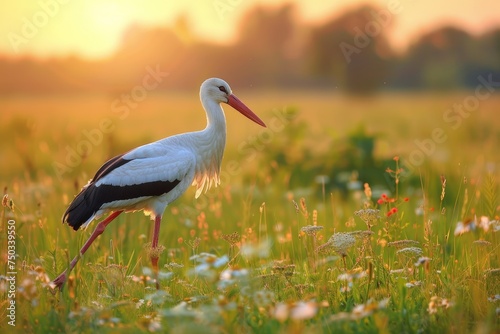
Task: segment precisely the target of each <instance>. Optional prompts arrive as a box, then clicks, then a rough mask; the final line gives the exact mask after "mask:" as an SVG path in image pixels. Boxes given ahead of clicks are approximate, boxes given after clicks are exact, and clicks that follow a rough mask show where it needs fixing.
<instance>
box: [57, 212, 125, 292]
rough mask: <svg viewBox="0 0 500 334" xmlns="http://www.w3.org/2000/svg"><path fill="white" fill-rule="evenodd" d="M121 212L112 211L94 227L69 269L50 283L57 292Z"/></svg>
mask: <svg viewBox="0 0 500 334" xmlns="http://www.w3.org/2000/svg"><path fill="white" fill-rule="evenodd" d="M122 212H123V210H121V211H114V212H112V213H111V214H110V215H109V216H108V217H107V218H106V219H104V220H103V221H101V222H100V223H99V224H97V226H96V228H95V230H94V232H92V235H91V236H90V238H89V239H88V240H87V242H86V243H85V244H84V245H83V247H82V249H80V253H79V254H78V255H77V256H75V258H74V259H73V261H71V263H70V265H69V268H68V269H66V270H65V271H63V272H62V273H61V275H59V276H57V278H56V279H55V280H53V281H52V283H53V284H55V287H57V288H59V290H61V289H62V287H63V285H64V283H65V282H66V279H67V278H68V277H67V275H68V274H69V272H70V271H71V270H72V269H73V268H74V267H75V265H76V264H77V263H78V260H80V258H81V257H82V256H83V254H85V252H86V251H87V249H89V247H90V245H92V242H94V240H95V239H96V238H97V237H98V236H99V235H101V234H102V232H104V230H105V229H106V226H108V224H109V223H111V222H112V221H113V219H115V218H116V217H118V215H119V214H120V213H122Z"/></svg>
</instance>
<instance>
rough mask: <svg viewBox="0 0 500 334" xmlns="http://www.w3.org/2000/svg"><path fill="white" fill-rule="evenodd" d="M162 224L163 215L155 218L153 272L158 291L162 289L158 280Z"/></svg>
mask: <svg viewBox="0 0 500 334" xmlns="http://www.w3.org/2000/svg"><path fill="white" fill-rule="evenodd" d="M160 224H161V215H158V216H156V217H155V226H154V230H153V242H152V243H151V265H152V266H153V271H154V273H155V276H156V277H155V280H156V289H160V282H159V280H158V257H159V256H160V250H159V249H158V239H159V237H160Z"/></svg>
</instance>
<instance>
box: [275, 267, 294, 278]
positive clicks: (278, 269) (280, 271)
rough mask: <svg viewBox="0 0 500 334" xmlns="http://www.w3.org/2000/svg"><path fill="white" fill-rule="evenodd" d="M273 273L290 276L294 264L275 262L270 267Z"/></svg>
mask: <svg viewBox="0 0 500 334" xmlns="http://www.w3.org/2000/svg"><path fill="white" fill-rule="evenodd" d="M272 270H273V273H275V274H280V275H283V276H285V277H289V276H292V275H293V273H294V271H295V265H294V264H289V265H282V264H275V265H274V266H273V267H272Z"/></svg>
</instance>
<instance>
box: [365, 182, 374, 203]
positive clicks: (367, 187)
mask: <svg viewBox="0 0 500 334" xmlns="http://www.w3.org/2000/svg"><path fill="white" fill-rule="evenodd" d="M363 187H364V188H365V196H366V198H367V199H368V200H370V199H371V198H372V188H370V185H369V184H368V183H365V184H364V185H363Z"/></svg>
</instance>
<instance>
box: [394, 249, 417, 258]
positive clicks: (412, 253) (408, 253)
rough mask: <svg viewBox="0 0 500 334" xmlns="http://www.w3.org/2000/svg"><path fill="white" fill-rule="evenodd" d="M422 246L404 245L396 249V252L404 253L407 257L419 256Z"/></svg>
mask: <svg viewBox="0 0 500 334" xmlns="http://www.w3.org/2000/svg"><path fill="white" fill-rule="evenodd" d="M422 253H423V251H422V248H419V247H406V248H402V249H400V250H398V251H397V252H396V254H402V255H406V256H408V257H413V256H420V255H422Z"/></svg>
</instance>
